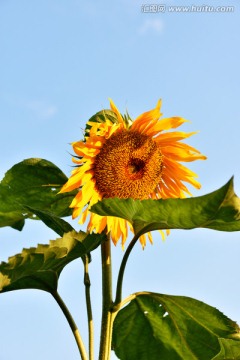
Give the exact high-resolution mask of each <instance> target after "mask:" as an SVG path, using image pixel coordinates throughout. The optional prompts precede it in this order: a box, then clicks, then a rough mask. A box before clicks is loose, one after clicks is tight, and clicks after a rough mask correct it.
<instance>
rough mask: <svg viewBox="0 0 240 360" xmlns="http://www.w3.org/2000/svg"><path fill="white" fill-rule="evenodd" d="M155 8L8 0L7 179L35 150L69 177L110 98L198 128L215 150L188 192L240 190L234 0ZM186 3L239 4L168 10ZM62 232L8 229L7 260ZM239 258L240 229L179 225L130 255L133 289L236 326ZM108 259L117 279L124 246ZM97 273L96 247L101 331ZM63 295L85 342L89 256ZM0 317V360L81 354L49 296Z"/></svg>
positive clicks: (239, 12)
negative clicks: (90, 126) (208, 308)
mask: <svg viewBox="0 0 240 360" xmlns="http://www.w3.org/2000/svg"><path fill="white" fill-rule="evenodd" d="M150 4H151V2H146V3H144V2H142V1H137V0H133V1H131V2H129V1H126V0H120V1H118V2H116V3H113V2H110V1H104V2H102V3H100V2H97V1H79V0H68V1H64V0H41V1H30V0H22V1H21V2H20V1H17V0H8V1H7V0H0V51H1V57H0V77H1V81H0V119H1V134H0V139H1V141H0V151H1V154H2V156H1V163H0V175H1V178H2V177H3V175H4V173H5V172H6V171H7V170H8V169H9V168H10V167H11V166H12V165H14V164H15V163H17V162H19V161H22V160H23V159H26V158H29V157H40V158H45V159H48V160H50V161H52V162H54V163H55V164H56V165H57V166H59V167H60V168H61V169H62V170H63V171H64V172H65V173H66V174H67V175H70V171H71V157H70V155H69V153H68V152H71V147H70V145H69V143H71V142H72V141H75V140H79V139H81V138H82V129H83V128H84V126H85V122H86V121H87V120H88V119H89V118H90V116H91V115H93V114H94V113H95V112H97V111H99V110H101V109H103V108H108V107H109V102H108V98H109V97H111V98H112V99H113V100H114V102H115V103H116V105H117V106H118V108H119V109H120V110H121V111H122V112H124V111H125V110H126V109H128V112H129V114H130V115H131V116H132V117H133V118H134V117H136V116H137V115H138V114H140V113H142V112H144V111H146V110H149V109H151V108H153V107H154V106H155V105H156V102H157V100H158V99H159V98H162V101H163V106H162V112H163V113H164V116H165V117H169V116H174V115H179V116H182V117H185V118H187V119H189V120H191V123H190V124H186V125H184V127H183V130H185V131H195V130H199V133H198V134H197V135H195V136H194V137H192V138H191V139H189V141H188V143H190V144H191V145H193V146H194V147H196V148H198V149H199V150H201V151H202V153H204V154H205V155H207V157H208V160H207V161H198V162H195V163H193V164H189V167H190V168H191V169H192V170H194V171H196V172H197V173H198V174H199V181H200V182H201V184H202V189H201V190H200V191H195V190H194V189H192V193H193V194H194V195H202V194H205V193H208V192H210V191H213V190H215V189H217V188H219V187H220V186H222V185H223V184H224V183H226V182H227V181H228V179H229V178H230V177H231V176H232V175H234V176H235V189H236V193H237V194H240V168H239V150H240V145H239V119H240V110H239V90H240V89H239V84H240V71H239V61H240V49H239V34H240V6H239V3H238V2H237V1H236V0H232V1H230V2H229V1H228V2H227V1H225V2H224V1H221V2H220V1H218V0H214V1H213V0H212V1H210V0H209V1H208V2H207V3H202V2H201V1H198V0H196V1H195V2H192V1H188V0H187V1H182V2H180V1H174V0H172V1H170V0H167V1H165V2H164V3H158V4H164V5H165V12H157V13H152V12H142V11H141V9H142V5H150ZM183 5H184V6H186V5H189V6H191V5H194V6H198V7H199V6H203V5H209V6H212V7H214V9H216V7H218V6H229V5H231V6H233V10H234V11H232V12H227V11H226V12H223V11H222V12H216V11H215V12H209V11H195V12H194V11H192V12H184V11H182V12H177V11H175V12H171V11H169V6H183ZM75 227H76V228H79V225H78V224H77V222H75ZM82 229H83V230H84V229H85V227H82ZM56 237H57V236H56V234H55V233H53V232H51V231H50V230H49V229H46V228H45V227H44V226H43V225H41V224H40V223H37V222H31V221H28V222H27V223H26V226H25V228H24V230H23V232H17V231H15V230H13V229H10V228H6V229H0V260H6V259H7V258H8V256H10V255H13V254H15V253H17V252H20V251H21V249H22V248H23V247H30V246H35V245H36V244H37V243H46V242H47V241H48V240H49V239H54V238H56ZM239 252H240V235H239V233H221V232H214V231H211V230H201V229H200V230H193V231H172V232H171V235H170V236H169V237H168V238H167V240H166V242H164V243H163V242H162V241H161V239H160V238H159V236H158V235H157V233H155V234H154V245H153V246H151V245H148V246H147V247H146V249H145V250H144V251H142V250H141V247H140V246H137V247H136V248H135V249H134V252H133V254H132V256H131V259H130V261H129V264H128V267H127V271H126V279H125V282H124V295H128V294H129V293H132V292H134V291H140V290H149V291H157V292H161V293H167V294H177V295H186V296H191V297H194V298H197V299H199V300H202V301H205V302H206V303H208V304H210V305H213V306H215V307H217V308H218V309H220V310H221V311H223V312H224V313H225V314H226V315H228V316H229V317H230V318H232V319H233V320H236V321H238V322H239V323H240V308H239V303H240V290H239V284H238V282H237V278H238V277H237V276H238V271H239ZM113 258H114V268H113V270H114V271H113V272H114V274H116V272H117V269H118V265H119V262H120V259H121V258H122V250H121V247H120V246H117V247H116V248H114V249H113ZM99 269H100V262H99V254H98V252H97V251H96V253H95V254H94V256H93V263H92V264H91V267H90V272H91V279H92V292H93V298H94V300H97V301H96V304H95V306H94V314H95V319H96V329H97V330H96V331H98V330H99V327H98V322H99V309H100V302H101V295H100V278H99ZM59 289H60V293H61V294H62V296H63V298H64V300H65V301H66V303H67V304H68V305H69V307H70V309H71V310H72V312H73V314H74V315H75V317H76V321H77V323H78V325H79V328H80V331H81V332H82V333H83V336H84V338H85V339H86V330H85V325H86V324H85V318H84V315H83V312H84V311H85V308H84V303H83V287H82V265H81V262H80V261H79V262H78V261H75V262H74V263H72V264H71V265H69V266H68V267H67V268H66V270H65V271H64V272H63V274H62V275H61V278H60V285H59ZM0 318H1V329H0V339H1V340H0V348H1V354H0V359H1V360H13V359H15V358H16V356H17V355H16V354H18V358H20V359H26V360H28V359H32V358H33V356H34V359H35V360H40V359H43V358H44V359H45V360H48V359H49V360H50V359H51V360H52V359H58V360H64V359H66V358H71V359H72V360H75V359H78V352H77V348H76V346H75V344H74V340H73V339H72V335H71V332H70V330H69V329H68V327H67V324H66V321H65V319H64V318H63V316H62V314H61V313H60V310H59V309H58V307H57V306H56V305H55V304H54V301H53V300H52V299H51V298H50V296H49V295H48V294H45V293H42V292H37V291H30V290H29V291H18V292H12V293H8V294H3V295H1V296H0ZM96 336H97V335H96ZM29 342H30V345H29V344H28V343H29ZM35 351H37V353H35ZM113 358H114V357H113Z"/></svg>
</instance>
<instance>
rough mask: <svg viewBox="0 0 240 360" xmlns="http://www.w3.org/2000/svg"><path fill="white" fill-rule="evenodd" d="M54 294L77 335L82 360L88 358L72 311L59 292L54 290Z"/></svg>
mask: <svg viewBox="0 0 240 360" xmlns="http://www.w3.org/2000/svg"><path fill="white" fill-rule="evenodd" d="M51 294H52V296H53V297H54V299H55V300H56V302H57V303H58V305H59V306H60V308H61V310H62V312H63V314H64V315H65V317H66V319H67V321H68V324H69V326H70V328H71V330H72V332H73V335H74V337H75V340H76V343H77V346H78V349H79V352H80V355H81V359H82V360H88V356H87V353H86V350H85V346H84V343H83V341H82V338H81V335H80V333H79V330H78V328H77V325H76V324H75V321H74V320H73V317H72V315H71V313H70V312H69V310H68V308H67V306H66V305H65V303H64V301H63V300H62V298H61V297H60V295H59V294H58V292H57V291H56V292H53V293H51Z"/></svg>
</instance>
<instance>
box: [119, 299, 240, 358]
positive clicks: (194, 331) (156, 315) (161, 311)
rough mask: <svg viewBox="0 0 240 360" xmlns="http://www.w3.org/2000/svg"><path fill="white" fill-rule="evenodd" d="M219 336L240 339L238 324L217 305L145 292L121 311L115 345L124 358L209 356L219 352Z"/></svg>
mask: <svg viewBox="0 0 240 360" xmlns="http://www.w3.org/2000/svg"><path fill="white" fill-rule="evenodd" d="M136 295H137V294H136ZM219 337H221V338H235V339H236V340H237V339H240V338H239V327H238V326H237V324H236V323H235V322H233V321H232V320H230V319H228V318H227V317H226V316H225V315H223V314H222V313H221V312H220V311H218V310H217V309H215V308H213V307H211V306H209V305H207V304H204V303H203V302H201V301H198V300H195V299H191V298H188V297H183V296H170V295H162V294H156V293H145V294H140V295H138V296H136V298H135V299H134V300H132V301H131V302H130V304H128V305H127V306H126V307H125V308H123V309H122V310H120V312H119V313H118V315H117V317H116V319H115V322H114V330H113V349H114V351H115V352H116V354H117V356H118V357H119V359H121V360H130V359H131V360H149V359H151V360H159V359H161V360H170V359H171V360H180V359H181V360H185V359H187V360H208V359H209V360H210V359H212V357H213V356H215V355H216V354H217V353H219V350H220V346H219V342H218V338H219ZM239 344H240V342H239Z"/></svg>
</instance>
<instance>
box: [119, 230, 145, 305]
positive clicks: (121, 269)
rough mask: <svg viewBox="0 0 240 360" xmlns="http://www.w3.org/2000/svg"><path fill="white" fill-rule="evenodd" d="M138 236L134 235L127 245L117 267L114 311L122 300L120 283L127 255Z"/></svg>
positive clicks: (121, 282)
mask: <svg viewBox="0 0 240 360" xmlns="http://www.w3.org/2000/svg"><path fill="white" fill-rule="evenodd" d="M138 238H139V236H138V235H134V237H133V239H132V241H131V242H130V244H129V245H128V247H127V250H126V252H125V254H124V256H123V259H122V262H121V266H120V269H119V273H118V280H117V288H116V298H115V301H114V307H113V309H114V311H117V310H118V307H119V304H120V303H121V300H122V284H123V275H124V271H125V267H126V264H127V261H128V257H129V255H130V253H131V251H132V249H133V247H134V245H135V244H136V242H137V241H138Z"/></svg>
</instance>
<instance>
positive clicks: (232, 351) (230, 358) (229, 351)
mask: <svg viewBox="0 0 240 360" xmlns="http://www.w3.org/2000/svg"><path fill="white" fill-rule="evenodd" d="M218 341H219V343H220V346H221V350H220V353H219V354H217V355H216V356H215V357H214V358H213V359H212V360H240V342H239V341H235V340H231V339H218Z"/></svg>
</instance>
